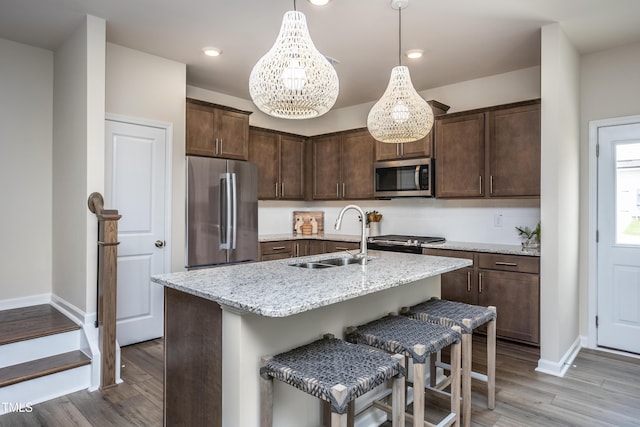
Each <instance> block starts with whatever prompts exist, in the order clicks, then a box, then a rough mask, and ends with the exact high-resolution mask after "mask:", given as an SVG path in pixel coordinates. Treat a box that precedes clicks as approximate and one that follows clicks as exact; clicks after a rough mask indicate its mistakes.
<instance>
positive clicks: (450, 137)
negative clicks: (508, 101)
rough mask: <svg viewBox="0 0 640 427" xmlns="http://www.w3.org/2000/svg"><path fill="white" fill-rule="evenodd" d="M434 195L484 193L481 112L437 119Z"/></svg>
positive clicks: (470, 195) (447, 195) (482, 121)
mask: <svg viewBox="0 0 640 427" xmlns="http://www.w3.org/2000/svg"><path fill="white" fill-rule="evenodd" d="M435 136H436V152H435V155H436V197H482V196H484V183H483V179H484V178H483V176H484V114H483V113H475V114H469V115H462V116H456V117H450V118H439V119H438V120H436V134H435Z"/></svg>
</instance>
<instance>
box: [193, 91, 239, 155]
mask: <svg viewBox="0 0 640 427" xmlns="http://www.w3.org/2000/svg"><path fill="white" fill-rule="evenodd" d="M249 114H251V113H250V112H247V111H241V110H235V109H232V108H228V107H223V106H218V105H215V104H211V103H208V102H204V101H199V100H196V99H190V98H187V124H186V127H187V135H186V153H187V155H194V156H206V157H221V158H225V159H236V160H247V159H248V157H249Z"/></svg>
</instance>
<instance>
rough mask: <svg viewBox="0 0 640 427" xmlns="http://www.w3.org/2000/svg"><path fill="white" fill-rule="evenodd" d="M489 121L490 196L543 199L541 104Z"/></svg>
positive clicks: (508, 111) (505, 111)
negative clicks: (541, 179) (540, 197)
mask: <svg viewBox="0 0 640 427" xmlns="http://www.w3.org/2000/svg"><path fill="white" fill-rule="evenodd" d="M488 117H489V141H488V144H489V171H488V176H489V177H488V179H489V195H490V196H493V197H507V196H540V104H535V105H529V106H523V107H513V108H507V109H503V110H496V111H491V112H489V113H488Z"/></svg>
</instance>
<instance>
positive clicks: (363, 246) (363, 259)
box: [335, 205, 367, 265]
mask: <svg viewBox="0 0 640 427" xmlns="http://www.w3.org/2000/svg"><path fill="white" fill-rule="evenodd" d="M349 209H354V210H356V211H358V213H359V214H360V220H361V222H362V235H361V236H360V253H359V254H357V255H355V257H356V258H358V259H359V260H360V264H363V265H364V264H366V263H367V234H366V230H367V218H366V216H365V214H364V211H363V210H362V208H361V207H360V206H356V205H347V206H345V207H344V208H342V210H341V211H340V213H339V214H338V219H336V225H335V229H336V230H340V226H341V225H342V217H343V215H344V213H345V212H346V211H348V210H349Z"/></svg>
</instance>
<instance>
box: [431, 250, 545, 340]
mask: <svg viewBox="0 0 640 427" xmlns="http://www.w3.org/2000/svg"><path fill="white" fill-rule="evenodd" d="M423 252H424V254H425V255H436V256H448V257H455V258H466V259H471V260H472V261H473V267H468V268H463V269H460V270H456V271H452V272H450V273H446V274H443V275H442V277H441V298H442V299H447V300H450V301H460V302H464V303H467V304H474V305H482V306H489V305H493V306H495V307H496V309H497V311H498V320H497V322H496V334H497V335H498V337H501V338H507V339H511V340H515V341H519V342H524V343H527V344H534V345H539V344H540V275H539V273H540V260H539V258H537V257H532V256H520V255H498V254H487V253H476V252H464V251H454V250H444V249H424V251H423Z"/></svg>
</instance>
